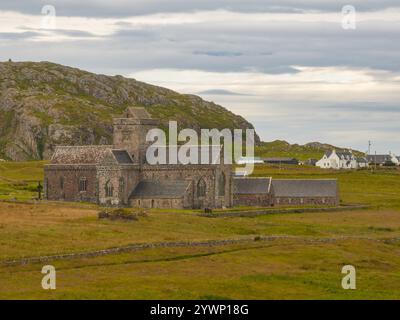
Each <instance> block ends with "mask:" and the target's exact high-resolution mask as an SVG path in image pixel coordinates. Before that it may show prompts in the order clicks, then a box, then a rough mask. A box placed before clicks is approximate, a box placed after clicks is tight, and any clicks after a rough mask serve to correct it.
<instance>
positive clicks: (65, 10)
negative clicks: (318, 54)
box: [0, 0, 399, 17]
mask: <svg viewBox="0 0 400 320" xmlns="http://www.w3.org/2000/svg"><path fill="white" fill-rule="evenodd" d="M48 2H49V1H47V0H25V1H14V0H2V1H1V3H0V10H13V11H17V12H21V13H25V14H39V13H40V12H41V8H42V7H43V6H44V5H47V4H49V3H48ZM50 4H52V5H54V6H55V7H56V9H57V14H58V15H59V16H70V17H73V16H84V17H128V16H136V15H148V14H154V13H165V12H166V13H169V12H197V11H214V10H229V11H233V12H245V13H255V12H271V13H299V12H304V11H322V12H338V11H340V9H341V7H343V6H344V5H348V4H349V3H348V1H346V0H337V1H326V0H313V1H297V0H280V1H276V0H274V1H272V0H246V1H243V0H191V1H187V0H135V1H128V0H114V1H108V0H87V1H80V0H69V1H61V0H53V1H51V3H50ZM351 4H352V5H353V6H355V7H356V8H357V9H358V10H359V11H376V10H379V9H386V8H391V7H398V6H399V3H398V1H397V0H352V1H351Z"/></svg>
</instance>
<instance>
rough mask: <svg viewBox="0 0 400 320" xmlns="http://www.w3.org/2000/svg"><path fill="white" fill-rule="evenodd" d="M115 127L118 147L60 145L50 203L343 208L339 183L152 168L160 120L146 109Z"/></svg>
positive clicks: (206, 167)
mask: <svg viewBox="0 0 400 320" xmlns="http://www.w3.org/2000/svg"><path fill="white" fill-rule="evenodd" d="M113 125H114V133H113V145H96V146H58V147H56V149H55V151H54V154H53V156H52V158H51V162H50V164H49V165H46V166H45V181H44V189H45V195H46V197H47V199H48V200H59V201H84V202H93V203H98V204H101V205H109V206H128V207H139V208H140V207H142V208H175V209H183V208H192V209H197V208H198V209H200V208H223V207H232V206H234V205H256V206H270V205H290V204H292V205H294V204H297V205H300V204H304V205H306V204H321V205H337V204H338V199H339V198H338V189H337V183H336V180H274V181H273V180H272V179H271V178H235V177H234V176H233V173H232V165H226V164H223V161H219V163H214V164H186V165H183V164H157V165H150V164H148V163H147V161H146V151H147V148H148V147H149V142H146V135H147V132H148V130H150V129H153V128H157V127H158V121H157V120H154V119H152V118H151V117H150V115H149V114H148V113H147V111H146V110H145V109H144V108H128V109H127V110H126V112H125V114H124V115H123V117H122V118H116V119H114V122H113ZM219 153H220V156H221V157H222V154H223V152H222V147H219ZM210 163H211V162H210Z"/></svg>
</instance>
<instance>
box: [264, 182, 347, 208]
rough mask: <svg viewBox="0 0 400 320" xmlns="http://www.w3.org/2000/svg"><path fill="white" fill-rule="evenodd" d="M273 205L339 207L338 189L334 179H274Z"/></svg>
mask: <svg viewBox="0 0 400 320" xmlns="http://www.w3.org/2000/svg"><path fill="white" fill-rule="evenodd" d="M271 192H272V199H273V205H286V206H288V205H289V206H290V205H331V206H337V205H339V202H340V200H339V187H338V183H337V180H335V179H309V180H293V179H287V180H286V179H285V180H282V179H274V180H272V191H271Z"/></svg>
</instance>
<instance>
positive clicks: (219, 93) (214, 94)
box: [198, 89, 248, 96]
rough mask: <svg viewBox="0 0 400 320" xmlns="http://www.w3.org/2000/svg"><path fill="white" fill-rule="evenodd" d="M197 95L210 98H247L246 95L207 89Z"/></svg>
mask: <svg viewBox="0 0 400 320" xmlns="http://www.w3.org/2000/svg"><path fill="white" fill-rule="evenodd" d="M198 94H199V95H211V96H218V95H221V96H248V94H244V93H238V92H233V91H229V90H224V89H209V90H204V91H201V92H198Z"/></svg>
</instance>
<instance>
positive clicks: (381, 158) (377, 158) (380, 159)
mask: <svg viewBox="0 0 400 320" xmlns="http://www.w3.org/2000/svg"><path fill="white" fill-rule="evenodd" d="M367 160H368V162H372V163H385V162H389V161H392V157H391V156H390V155H388V154H377V155H375V154H370V155H367Z"/></svg>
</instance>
